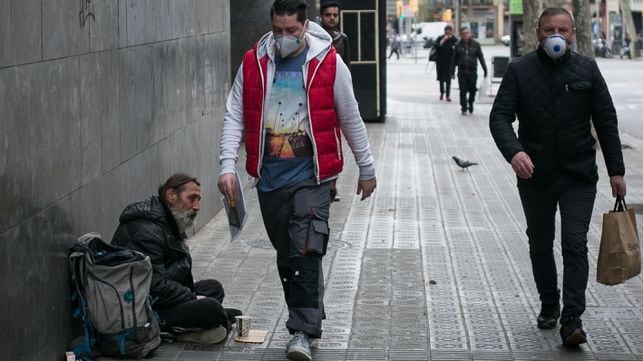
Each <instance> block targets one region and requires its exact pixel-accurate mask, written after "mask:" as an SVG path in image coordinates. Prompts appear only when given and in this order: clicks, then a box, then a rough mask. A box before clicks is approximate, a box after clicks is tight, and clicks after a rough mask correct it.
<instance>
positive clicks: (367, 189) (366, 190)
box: [355, 177, 377, 201]
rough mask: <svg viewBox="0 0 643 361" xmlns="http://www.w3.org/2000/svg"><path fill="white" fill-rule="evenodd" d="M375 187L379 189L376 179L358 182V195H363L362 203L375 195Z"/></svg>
mask: <svg viewBox="0 0 643 361" xmlns="http://www.w3.org/2000/svg"><path fill="white" fill-rule="evenodd" d="M375 187H377V181H376V180H375V177H373V178H371V179H368V180H359V181H357V193H355V194H357V195H360V193H361V194H362V199H361V200H362V201H363V200H365V199H366V198H368V197H370V196H371V194H373V191H375Z"/></svg>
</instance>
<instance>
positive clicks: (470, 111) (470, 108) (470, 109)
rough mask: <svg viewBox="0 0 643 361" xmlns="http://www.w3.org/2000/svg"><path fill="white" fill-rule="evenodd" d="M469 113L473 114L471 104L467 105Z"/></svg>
mask: <svg viewBox="0 0 643 361" xmlns="http://www.w3.org/2000/svg"><path fill="white" fill-rule="evenodd" d="M469 113H473V104H469Z"/></svg>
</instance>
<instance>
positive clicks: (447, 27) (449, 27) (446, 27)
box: [444, 25, 453, 30]
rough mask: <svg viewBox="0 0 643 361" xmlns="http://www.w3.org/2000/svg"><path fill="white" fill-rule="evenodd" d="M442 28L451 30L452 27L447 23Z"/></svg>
mask: <svg viewBox="0 0 643 361" xmlns="http://www.w3.org/2000/svg"><path fill="white" fill-rule="evenodd" d="M444 30H453V27H452V26H451V25H447V26H445V27H444Z"/></svg>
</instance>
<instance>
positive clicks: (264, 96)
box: [220, 22, 375, 183]
mask: <svg viewBox="0 0 643 361" xmlns="http://www.w3.org/2000/svg"><path fill="white" fill-rule="evenodd" d="M304 36H305V37H306V42H307V45H308V53H307V56H306V62H305V64H304V66H303V69H302V71H303V75H304V79H305V80H306V90H307V96H308V99H307V106H308V118H307V119H305V121H304V127H305V129H306V132H307V133H308V136H309V138H310V139H311V142H312V143H313V151H314V157H313V160H314V164H315V177H316V180H317V183H320V182H322V181H324V180H329V179H333V178H335V177H336V176H337V174H338V173H339V172H340V171H341V166H340V167H337V166H336V165H334V164H336V163H335V161H336V160H333V159H331V160H330V161H327V160H324V159H322V158H325V157H330V155H331V154H332V157H335V158H337V160H339V161H340V162H343V157H342V154H341V137H340V133H339V130H340V129H341V132H342V133H343V134H344V137H345V138H346V140H347V141H348V144H349V146H350V148H351V150H352V151H353V154H354V156H355V160H356V162H357V165H358V166H359V169H360V179H362V180H366V179H371V178H373V177H374V176H375V168H374V166H373V156H372V155H371V152H370V149H369V144H368V138H367V134H366V128H365V126H364V123H363V121H362V118H361V116H360V114H359V108H358V106H357V101H356V100H355V95H354V94H353V87H352V80H351V77H350V72H349V70H348V68H347V67H346V64H344V62H343V61H342V60H341V58H339V55H337V54H336V53H335V51H334V50H332V51H331V49H332V46H331V37H330V35H328V33H327V32H326V31H325V30H324V29H323V28H322V27H321V26H319V25H318V24H315V23H313V22H309V25H308V30H307V31H306V33H305V35H304ZM274 49H275V41H274V38H273V35H272V32H269V33H267V34H266V35H264V36H263V37H262V38H261V39H260V40H259V42H258V43H257V44H256V45H255V47H254V49H252V50H250V51H249V52H248V53H246V56H245V57H244V62H243V63H242V64H241V67H240V68H239V71H238V72H237V76H236V77H235V81H234V85H233V86H232V90H231V91H230V94H229V95H228V100H227V102H226V112H225V116H224V123H223V132H222V135H221V145H220V162H221V174H225V173H234V172H235V162H236V160H237V152H238V149H239V145H240V143H241V138H242V135H243V132H244V130H245V131H246V135H247V136H248V139H249V140H250V134H251V133H252V132H256V141H254V140H251V141H247V142H246V152H247V154H248V157H247V161H246V169H247V170H248V172H249V174H250V175H252V176H254V177H257V178H258V177H259V176H260V174H261V165H262V160H263V150H264V141H265V129H264V120H265V115H266V114H267V112H268V111H269V109H268V104H269V101H270V92H271V87H272V82H273V79H274V74H275V63H274V58H275V50H274ZM249 54H250V55H249ZM249 56H253V57H252V58H250V59H249V58H248V57H249ZM329 56H334V57H335V59H333V61H334V64H335V70H334V80H332V81H331V83H329V84H328V85H329V87H326V89H323V87H321V88H318V90H317V91H314V89H315V87H314V86H312V85H313V84H315V81H316V80H317V79H322V80H323V79H326V80H328V79H330V77H331V76H332V72H330V71H329V72H328V73H326V74H322V75H320V74H316V73H315V72H316V71H318V70H319V67H318V65H323V64H324V61H328V60H326V58H327V57H329ZM248 62H251V63H252V64H248ZM254 64H258V65H261V66H256V70H250V69H252V68H255V66H254ZM325 64H326V65H328V64H332V62H328V63H325ZM248 65H250V67H247V66H248ZM246 70H248V71H256V72H255V73H252V77H253V78H252V79H250V80H248V81H249V82H252V83H254V82H255V81H256V79H257V77H255V76H256V75H258V78H260V79H262V82H261V83H260V85H261V87H262V89H261V91H260V92H259V93H260V94H261V95H260V96H259V97H257V96H256V95H257V94H253V95H252V96H250V97H248V93H247V89H248V88H249V87H248V84H245V83H246V77H247V76H249V75H250V73H248V72H246ZM331 84H332V89H331V87H330V85H331ZM302 85H303V84H302ZM311 86H312V87H311ZM311 90H313V91H312V92H311ZM247 101H248V102H251V103H252V104H246V102H247ZM250 105H251V106H252V109H253V110H252V113H249V106H250ZM311 107H320V108H318V109H311ZM322 109H326V111H327V112H329V113H328V114H325V115H324V117H325V118H326V119H325V120H323V121H322V122H321V123H319V124H317V122H318V120H319V119H320V118H319V117H318V115H319V114H320V112H319V110H322ZM333 113H334V114H333ZM332 117H335V118H336V119H337V120H336V122H335V125H334V128H335V130H334V131H328V129H327V128H326V127H327V126H328V124H329V122H328V118H332ZM250 118H253V119H250ZM248 120H250V122H248ZM257 123H258V124H259V128H257V125H256V124H257ZM311 123H314V124H312V126H311ZM248 125H250V126H251V128H247V129H246V126H248ZM318 125H320V126H321V127H322V128H325V129H323V131H322V133H319V134H315V132H316V129H317V128H318ZM322 134H326V136H322ZM328 134H334V135H333V137H332V138H330V137H328V136H327V135H328ZM253 137H254V135H253ZM322 138H324V139H322ZM333 138H334V139H333ZM340 164H341V163H340ZM327 166H328V167H327Z"/></svg>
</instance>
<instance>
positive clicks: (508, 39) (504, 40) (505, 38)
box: [500, 34, 511, 46]
mask: <svg viewBox="0 0 643 361" xmlns="http://www.w3.org/2000/svg"><path fill="white" fill-rule="evenodd" d="M500 41H502V43H503V44H505V46H509V44H510V43H511V36H509V34H505V35H503V36H502V38H500Z"/></svg>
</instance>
